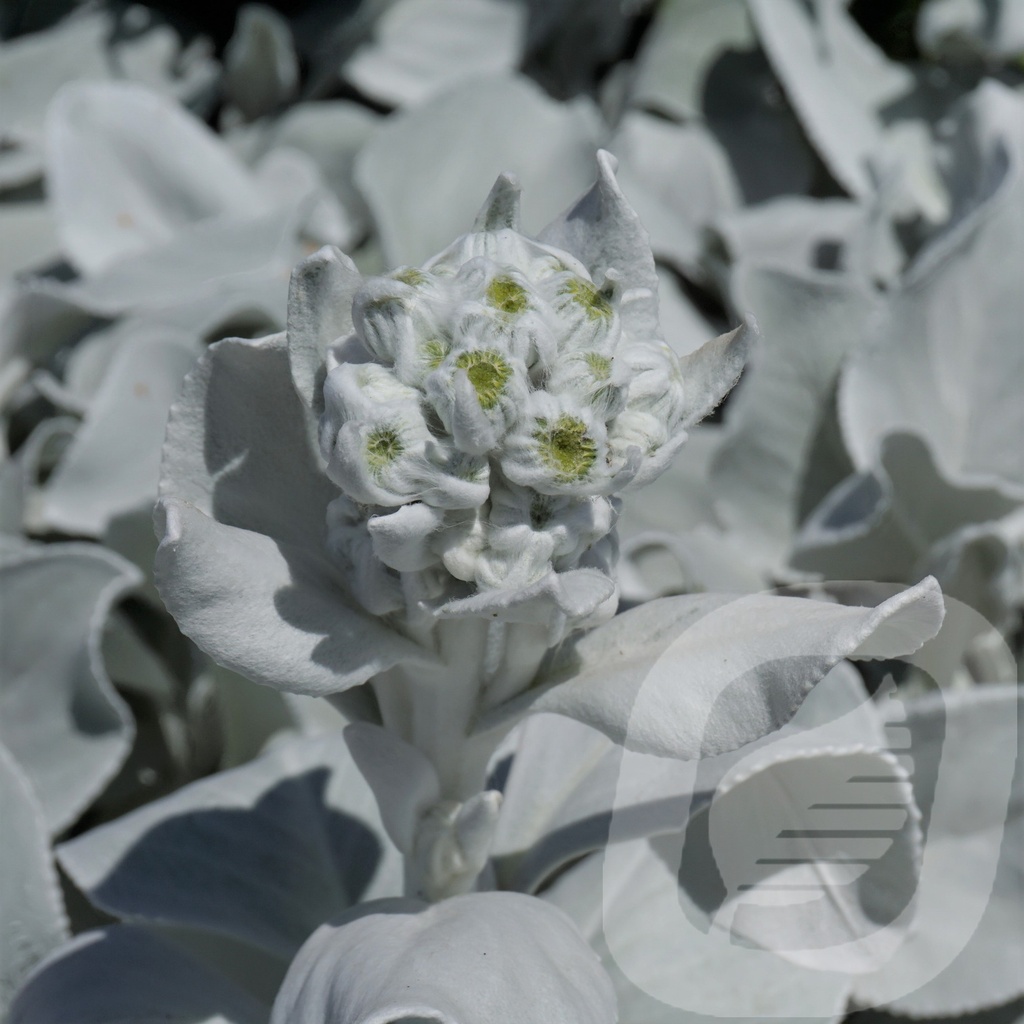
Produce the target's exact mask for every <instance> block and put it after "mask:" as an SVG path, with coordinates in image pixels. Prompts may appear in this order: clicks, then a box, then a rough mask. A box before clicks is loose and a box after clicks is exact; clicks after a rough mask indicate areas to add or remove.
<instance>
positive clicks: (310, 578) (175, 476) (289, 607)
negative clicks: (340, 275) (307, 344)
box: [155, 335, 429, 694]
mask: <svg viewBox="0 0 1024 1024" xmlns="http://www.w3.org/2000/svg"><path fill="white" fill-rule="evenodd" d="M283 341H284V339H283V337H282V336H281V335H275V336H272V337H270V338H264V339H261V340H259V341H256V342H250V341H242V340H238V339H231V340H226V341H222V342H220V343H218V344H216V345H214V346H212V347H211V348H210V350H209V352H208V353H207V355H206V356H205V357H204V358H203V360H202V361H201V362H200V363H199V365H198V367H197V368H196V370H195V371H194V372H193V373H191V374H190V375H189V376H188V378H187V379H186V383H185V388H184V390H183V392H182V395H181V398H180V400H179V401H178V402H177V403H176V404H175V406H174V407H173V409H172V411H171V420H170V423H169V425H168V431H167V443H166V446H165V450H164V462H163V467H162V479H161V485H160V491H161V494H162V495H164V496H165V498H166V501H165V503H164V505H163V506H162V511H161V513H160V515H161V516H162V517H163V521H162V522H161V523H160V528H159V530H158V535H161V536H163V538H164V539H163V541H162V542H161V545H160V547H159V549H158V551H157V558H156V568H155V573H156V581H157V586H158V587H159V588H160V592H161V594H162V596H163V598H164V601H165V602H166V604H167V607H168V609H169V610H170V611H171V613H172V614H173V615H174V616H175V618H176V619H177V620H178V624H179V625H180V626H181V628H182V630H183V631H184V632H185V633H186V634H187V635H189V636H190V637H191V638H192V639H193V640H195V642H196V643H197V644H199V646H200V647H202V648H203V650H205V651H206V652H207V653H208V654H210V656H211V657H213V658H214V659H215V660H216V661H219V662H220V663H221V664H223V665H225V666H226V667H228V668H231V669H233V670H235V671H237V672H240V673H241V674H242V675H245V676H248V677H249V678H251V679H255V680H256V681H257V682H262V683H266V684H267V685H271V686H275V687H278V688H280V689H285V690H291V691H293V692H296V693H309V694H324V693H332V692H335V691H339V690H344V689H346V688H348V687H349V686H352V685H354V684H356V683H361V682H363V681H365V680H366V679H368V678H369V677H370V676H371V675H374V674H375V673H377V672H380V671H383V670H384V669H386V668H388V667H390V666H391V665H394V664H396V663H397V662H399V661H402V660H405V659H409V658H412V659H416V658H419V657H429V655H427V654H426V652H425V651H423V649H422V648H420V647H418V646H417V645H416V644H414V643H413V642H412V641H409V640H406V639H405V638H403V637H400V636H399V635H398V634H396V633H395V632H394V631H393V630H391V629H389V628H388V627H387V626H386V625H385V624H384V622H382V621H381V620H380V619H377V618H373V617H371V616H369V615H367V614H365V613H364V612H362V611H357V610H356V609H355V608H354V607H353V605H352V603H351V602H350V600H349V599H348V598H347V596H346V591H345V584H344V580H343V578H342V575H341V572H340V570H339V569H338V568H336V567H335V566H334V564H333V563H332V562H331V559H330V555H329V553H328V551H327V546H326V514H327V513H326V509H327V504H328V502H329V501H331V500H332V499H333V498H334V497H336V495H337V493H338V492H337V491H336V489H335V488H334V486H333V485H332V484H331V483H330V482H329V481H328V480H327V477H326V476H325V475H324V473H323V472H322V471H321V469H320V463H319V459H318V456H317V454H316V452H315V449H314V448H313V442H312V439H311V434H312V431H313V426H312V424H311V423H310V418H309V415H308V412H307V410H306V409H305V408H303V406H302V403H301V402H300V400H299V397H298V395H297V394H296V393H295V390H294V388H293V387H292V380H291V372H290V369H289V362H288V352H287V350H286V348H285V346H284V344H283ZM268 481H272V484H273V485H272V486H268V483H267V482H268Z"/></svg>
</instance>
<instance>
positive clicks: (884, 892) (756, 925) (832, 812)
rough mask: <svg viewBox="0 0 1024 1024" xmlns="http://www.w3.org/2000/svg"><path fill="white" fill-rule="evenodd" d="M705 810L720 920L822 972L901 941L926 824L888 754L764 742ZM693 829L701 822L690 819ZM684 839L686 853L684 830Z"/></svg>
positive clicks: (883, 955)
mask: <svg viewBox="0 0 1024 1024" xmlns="http://www.w3.org/2000/svg"><path fill="white" fill-rule="evenodd" d="M705 813H706V815H707V818H708V822H707V828H706V837H707V851H706V852H707V853H709V854H710V856H711V857H712V859H713V861H714V864H715V867H716V868H717V870H718V872H719V874H720V876H721V879H722V885H723V887H724V891H723V892H722V894H721V895H722V897H724V898H722V899H721V901H720V904H721V905H720V906H719V907H718V908H716V910H715V913H714V921H715V926H716V927H721V928H725V929H727V930H729V931H731V933H732V934H733V935H737V936H743V937H744V938H747V939H750V940H752V941H753V942H755V943H756V944H757V945H758V946H760V947H762V948H764V949H770V950H773V951H774V952H777V953H778V954H779V955H780V956H782V957H783V958H785V959H786V960H789V961H791V962H793V963H795V964H797V965H799V966H802V967H806V968H808V969H809V970H815V971H820V970H832V971H836V972H849V973H851V974H863V973H865V972H867V971H870V970H872V969H874V968H877V967H879V966H881V965H884V964H886V963H887V961H888V960H889V958H890V957H891V956H892V955H893V952H894V950H896V949H898V948H899V944H900V942H901V940H902V938H903V936H904V935H905V933H906V931H907V927H908V924H909V923H910V920H911V918H912V916H913V907H912V903H913V899H914V895H915V890H916V887H917V882H918V874H919V870H920V860H921V830H920V825H919V822H920V812H919V811H918V808H917V806H916V804H915V803H914V798H913V793H912V790H911V786H910V780H909V777H908V775H907V772H906V770H905V769H904V768H903V767H902V766H901V765H900V763H899V761H898V760H897V759H896V757H894V756H893V755H892V754H890V753H888V752H885V751H873V750H866V749H865V748H864V747H863V746H861V745H857V746H850V747H824V748H819V749H818V750H815V749H813V748H810V749H803V750H800V749H796V750H792V749H791V750H787V749H786V746H785V745H782V746H779V747H776V748H774V749H773V748H771V747H769V748H768V749H767V750H764V751H758V752H756V753H755V754H753V755H752V756H749V757H747V758H744V759H742V760H740V762H739V764H737V765H736V766H735V767H734V768H733V769H732V770H731V771H730V772H729V773H728V774H727V775H726V777H725V778H724V779H723V780H722V782H721V784H720V785H719V787H718V789H717V791H716V792H715V795H714V797H713V798H712V801H711V804H710V806H709V807H708V808H707V811H706V812H705ZM694 826H696V827H694ZM691 831H695V832H697V833H698V834H699V833H701V832H703V831H704V829H703V826H702V824H699V823H697V822H691ZM684 844H685V845H683V846H682V847H681V850H682V856H683V857H686V856H688V851H687V845H688V844H689V837H687V839H686V840H684ZM795 893H805V894H806V895H805V897H804V898H803V899H795V897H794V894H795ZM693 895H694V897H695V898H696V899H697V900H700V899H702V898H704V897H705V896H706V893H704V892H701V891H700V890H697V891H695V892H694V893H693Z"/></svg>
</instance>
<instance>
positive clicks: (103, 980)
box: [10, 926, 269, 1024]
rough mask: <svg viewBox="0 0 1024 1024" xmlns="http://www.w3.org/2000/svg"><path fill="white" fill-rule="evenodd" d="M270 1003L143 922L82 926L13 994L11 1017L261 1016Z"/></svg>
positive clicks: (44, 1020)
mask: <svg viewBox="0 0 1024 1024" xmlns="http://www.w3.org/2000/svg"><path fill="white" fill-rule="evenodd" d="M268 1010H269V1008H268V1007H266V1006H262V1005H260V1003H259V1002H258V1001H257V1000H255V999H254V998H253V997H252V996H250V995H249V994H248V993H246V992H245V990H244V989H242V988H240V987H239V986H238V985H235V984H234V983H232V982H231V981H229V980H228V979H227V978H225V977H224V976H222V975H220V974H218V973H217V972H216V971H213V970H211V969H209V968H208V967H206V966H205V965H204V964H202V963H200V962H199V961H197V960H195V959H193V958H192V957H191V956H189V955H187V954H185V953H183V952H181V951H180V950H179V949H177V948H176V947H175V946H174V945H173V944H172V943H170V942H165V941H164V940H162V939H160V938H158V937H157V936H155V935H153V934H152V933H151V932H148V931H146V930H145V929H144V928H135V927H126V926H120V927H115V928H105V929H103V930H101V931H91V932H85V933H84V934H82V935H79V936H77V937H76V938H75V939H74V940H72V941H71V942H70V943H68V944H67V945H66V946H64V947H63V948H61V949H60V950H58V951H57V952H56V953H55V954H54V955H53V956H51V957H50V958H49V959H48V960H47V961H46V963H45V964H44V965H42V967H41V968H40V970H39V971H38V972H37V973H36V974H34V975H33V976H32V979H31V980H30V981H29V983H28V984H27V985H26V986H25V988H24V989H23V991H22V992H21V993H20V994H19V996H18V999H17V1001H16V1002H15V1004H14V1007H13V1008H12V1010H11V1016H10V1024H65V1022H66V1021H69V1020H74V1021H75V1022H76V1024H110V1022H112V1021H125V1022H128V1021H131V1022H132V1024H157V1022H164V1021H166V1022H169V1024H266V1020H267V1016H268Z"/></svg>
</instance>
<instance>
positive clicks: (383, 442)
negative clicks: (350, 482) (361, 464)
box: [366, 426, 405, 476]
mask: <svg viewBox="0 0 1024 1024" xmlns="http://www.w3.org/2000/svg"><path fill="white" fill-rule="evenodd" d="M404 451H405V444H404V442H403V441H402V436H401V434H399V432H398V429H397V428H396V427H393V426H383V427H377V428H376V429H375V430H371V431H370V433H369V434H368V435H367V437H366V461H367V462H368V463H369V465H370V470H371V472H372V473H373V474H374V475H375V476H379V475H380V473H381V472H382V471H383V470H384V468H385V467H386V466H388V465H389V464H390V463H392V462H394V461H395V459H397V458H398V456H399V455H401V454H402V452H404Z"/></svg>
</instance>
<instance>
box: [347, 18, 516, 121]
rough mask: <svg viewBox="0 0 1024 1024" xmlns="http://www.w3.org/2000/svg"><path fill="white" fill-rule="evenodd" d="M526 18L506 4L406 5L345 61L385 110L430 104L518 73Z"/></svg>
mask: <svg viewBox="0 0 1024 1024" xmlns="http://www.w3.org/2000/svg"><path fill="white" fill-rule="evenodd" d="M525 13H526V12H525V11H524V10H523V9H522V8H521V7H520V6H518V5H516V4H510V3H503V2H501V0H440V2H439V0H398V2H397V3H393V4H391V5H389V6H388V7H387V8H386V9H385V10H384V12H383V13H382V15H381V17H380V18H379V19H378V21H377V24H376V26H375V28H374V33H373V38H372V40H370V41H368V42H366V43H364V44H363V45H362V46H361V47H359V49H357V50H356V52H355V53H354V54H353V55H352V56H351V57H350V58H349V59H348V60H347V61H346V62H345V66H344V70H343V74H344V77H345V79H346V80H347V81H348V82H350V83H351V84H352V85H354V86H355V87H356V88H357V89H358V90H359V91H360V92H361V93H362V94H363V95H365V96H369V97H371V98H372V99H375V100H377V101H378V102H380V103H386V104H389V105H392V106H405V105H407V104H415V103H422V102H424V101H425V100H427V99H429V98H430V97H431V96H434V95H437V94H439V93H441V92H443V91H445V90H446V89H450V88H452V87H453V86H456V85H458V84H459V83H461V82H464V81H466V80H468V79H472V78H480V77H483V76H484V75H497V74H501V73H503V72H509V71H512V70H514V69H515V67H516V65H517V64H518V63H519V58H520V51H521V48H522V35H523V29H524V21H525Z"/></svg>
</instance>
